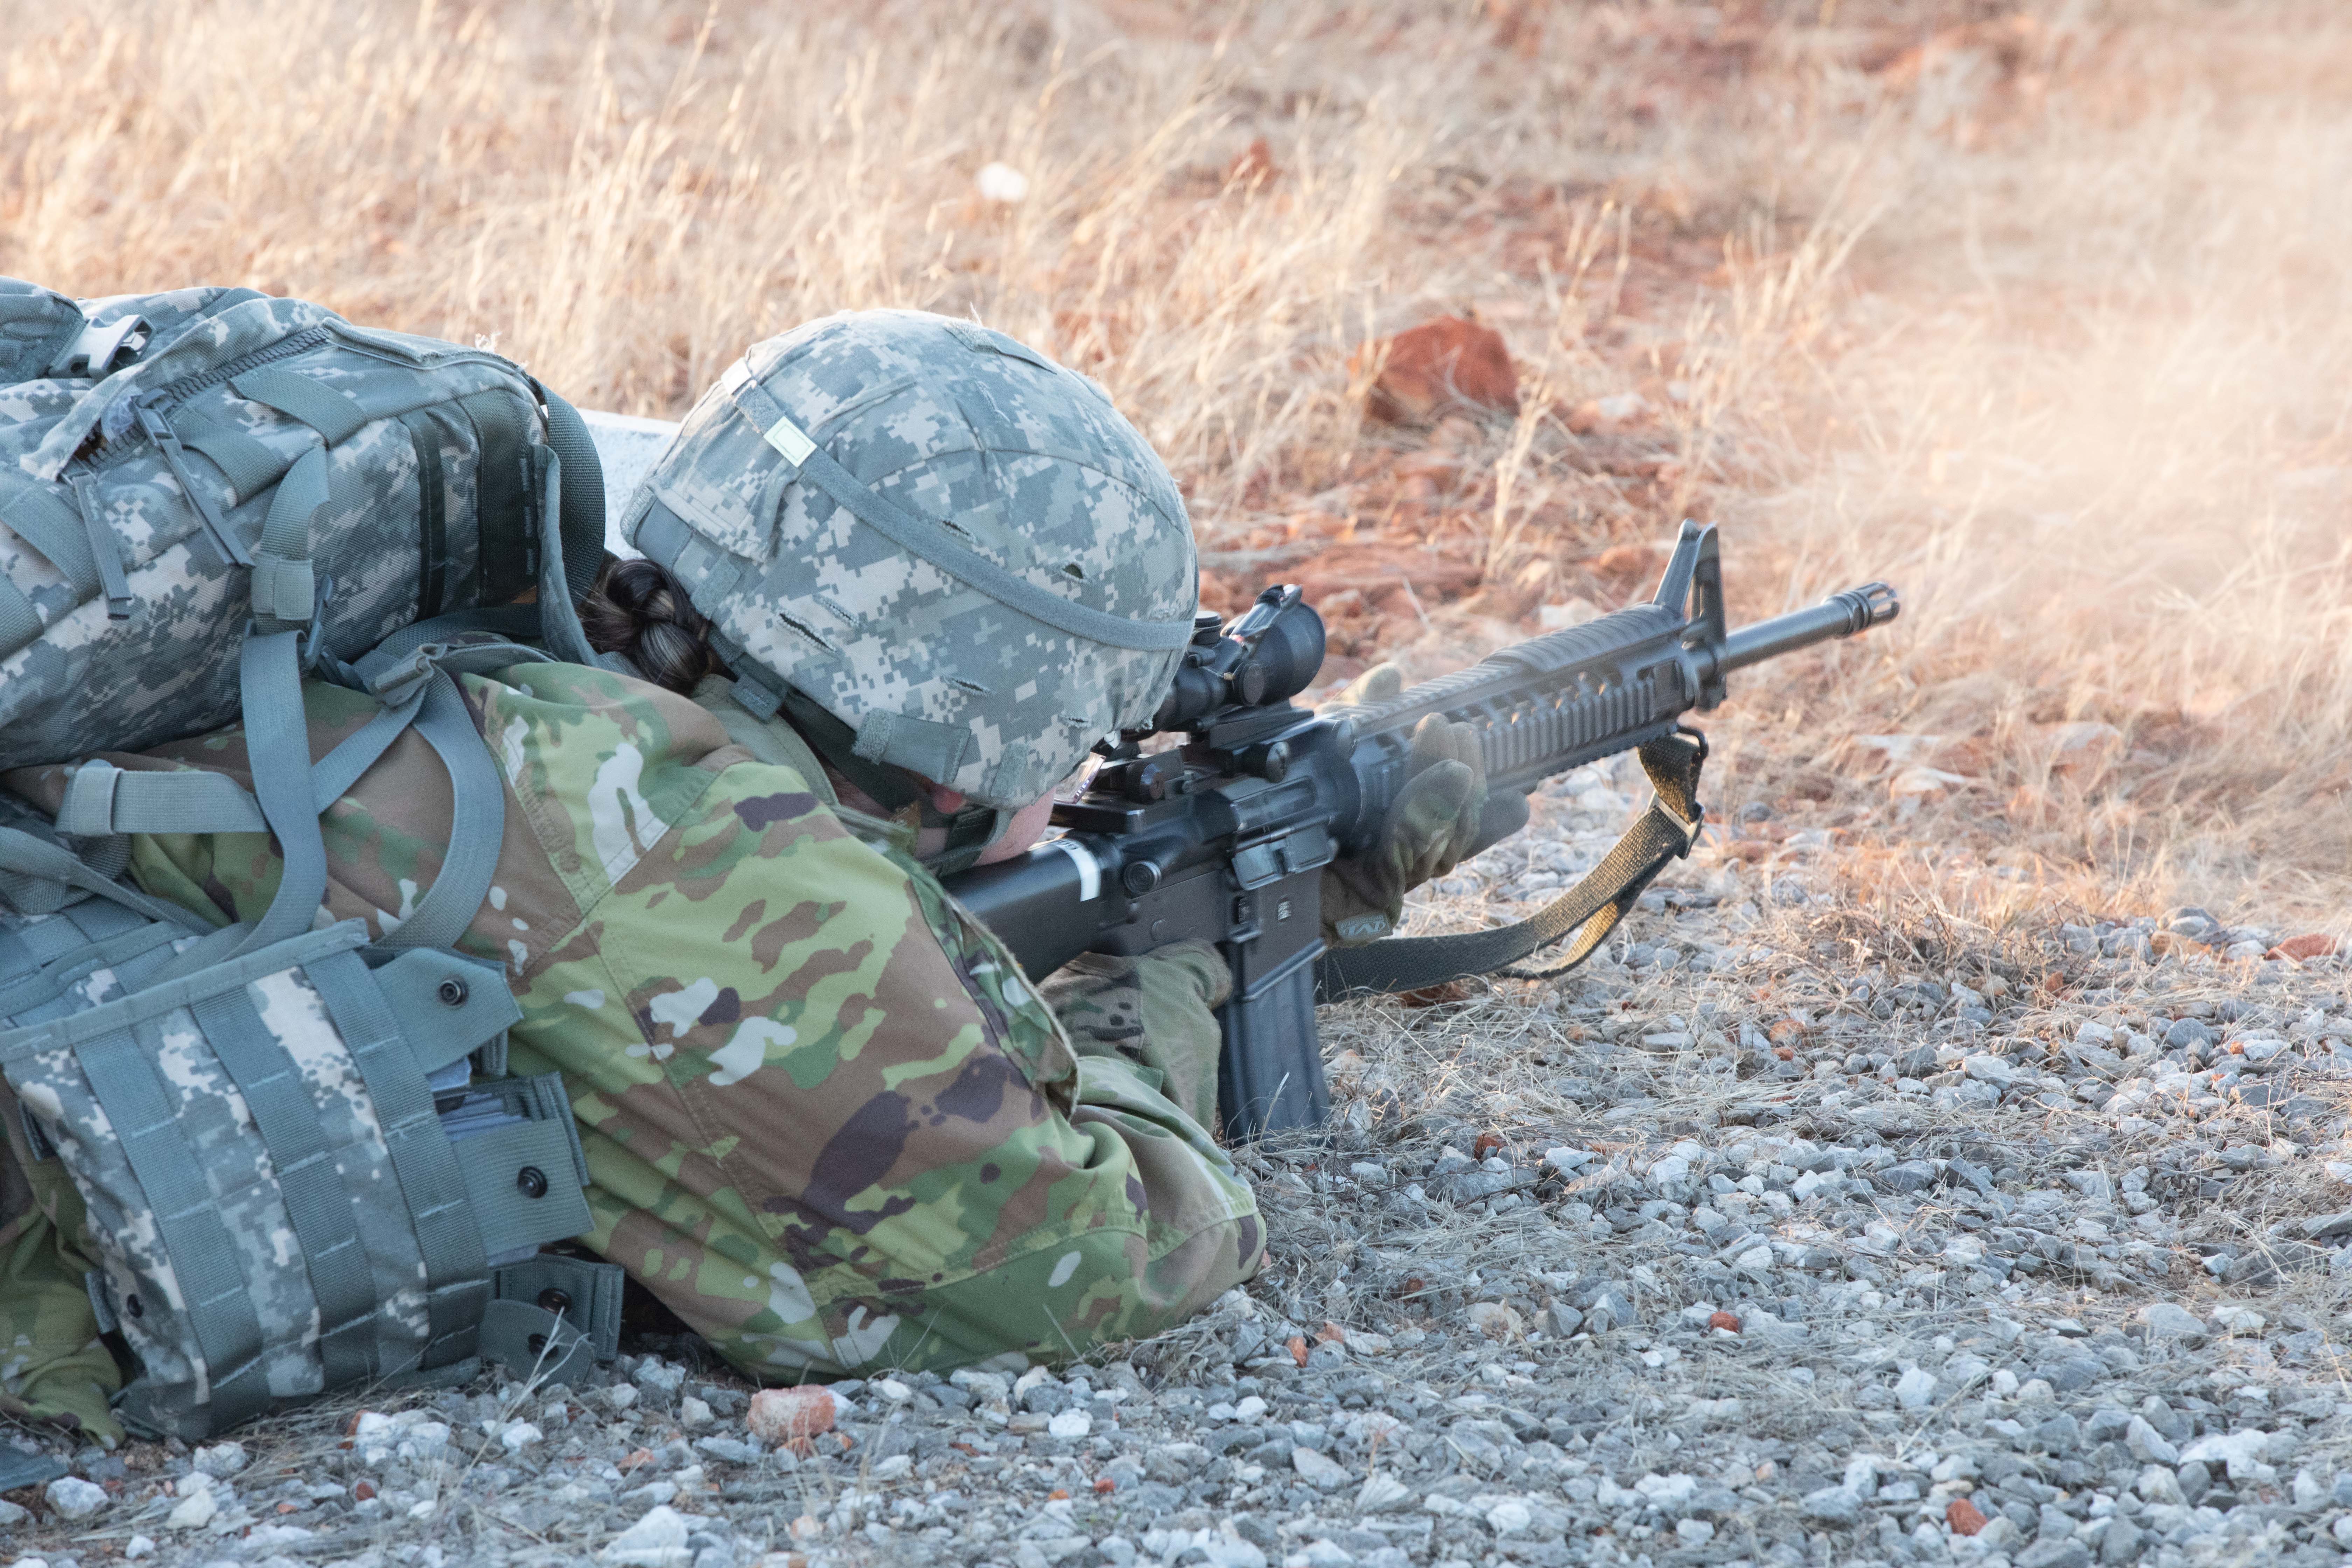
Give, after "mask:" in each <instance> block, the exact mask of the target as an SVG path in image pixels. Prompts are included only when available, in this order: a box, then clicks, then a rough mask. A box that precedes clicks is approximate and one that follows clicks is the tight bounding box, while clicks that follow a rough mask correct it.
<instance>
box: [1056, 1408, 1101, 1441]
mask: <svg viewBox="0 0 2352 1568" xmlns="http://www.w3.org/2000/svg"><path fill="white" fill-rule="evenodd" d="M1094 1429H1095V1418H1094V1417H1093V1416H1091V1415H1087V1413H1086V1412H1085V1411H1083V1410H1065V1411H1063V1412H1061V1414H1059V1415H1055V1416H1052V1417H1050V1418H1049V1419H1048V1420H1047V1421H1046V1423H1045V1433H1046V1436H1052V1437H1061V1438H1065V1439H1068V1440H1070V1441H1076V1439H1078V1438H1080V1437H1083V1436H1086V1435H1087V1434H1088V1433H1089V1432H1092V1431H1093V1430H1094Z"/></svg>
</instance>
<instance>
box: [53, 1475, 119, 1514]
mask: <svg viewBox="0 0 2352 1568" xmlns="http://www.w3.org/2000/svg"><path fill="white" fill-rule="evenodd" d="M41 1496H42V1497H43V1498H45V1499H47V1501H48V1505H49V1508H50V1509H51V1510H52V1511H54V1512H55V1513H56V1514H57V1516H58V1518H59V1519H62V1520H66V1521H68V1522H79V1521H82V1520H85V1519H88V1518H89V1517H90V1516H91V1515H93V1514H95V1513H97V1512H98V1510H100V1509H102V1508H104V1507H105V1506H106V1489H105V1488H104V1487H102V1486H100V1485H99V1484H98V1483H97V1482H96V1481H87V1480H84V1479H81V1478H80V1477H79V1476H59V1477H58V1479H56V1480H53V1481H51V1482H50V1483H49V1484H48V1486H47V1488H45V1489H43V1490H42V1492H41Z"/></svg>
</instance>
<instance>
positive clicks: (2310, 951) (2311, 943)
mask: <svg viewBox="0 0 2352 1568" xmlns="http://www.w3.org/2000/svg"><path fill="white" fill-rule="evenodd" d="M2335 952H2336V939H2335V938H2334V937H2332V936H2323V935H2321V934H2320V933H2319V932H2317V931H2313V932H2311V933H2309V934H2308V935H2305V936H2291V937H2289V938H2287V939H2286V940H2285V941H2284V942H2281V943H2279V944H2278V945H2277V946H2276V947H2274V948H2273V949H2271V950H2270V952H2268V953H2266V954H2264V955H2263V956H2265V957H2268V958H2292V959H2296V960H2301V959H2305V958H2328V957H2332V956H2334V954H2335Z"/></svg>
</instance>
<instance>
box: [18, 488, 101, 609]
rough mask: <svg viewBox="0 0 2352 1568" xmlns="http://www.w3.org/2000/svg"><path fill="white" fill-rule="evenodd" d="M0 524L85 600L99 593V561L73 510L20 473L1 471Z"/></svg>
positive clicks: (46, 489)
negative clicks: (30, 548)
mask: <svg viewBox="0 0 2352 1568" xmlns="http://www.w3.org/2000/svg"><path fill="white" fill-rule="evenodd" d="M0 523H6V524H7V525H8V527H9V529H10V530H11V531H14V532H15V533H16V537H17V538H19V539H21V540H23V541H24V542H26V543H27V544H29V545H31V546H32V547H33V548H34V549H36V550H37V551H39V552H41V554H42V555H43V556H44V557H46V558H47V561H48V563H49V564H50V565H52V566H54V567H56V568H57V569H58V574H59V575H61V576H63V577H64V578H65V580H66V581H67V582H68V583H70V584H73V591H74V593H75V595H77V596H79V597H80V598H84V599H87V598H89V596H90V595H92V594H95V593H97V592H98V562H97V560H96V559H95V558H94V557H93V556H92V555H91V554H90V552H89V540H88V539H87V538H85V537H84V536H83V533H82V521H81V518H80V517H79V515H77V514H76V512H75V510H74V509H73V508H72V507H69V506H68V505H67V504H66V503H65V502H64V501H63V500H59V499H58V497H57V496H55V495H54V494H52V493H50V490H49V489H48V487H47V486H46V485H41V484H37V483H35V482H34V481H33V480H31V479H26V478H25V477H23V476H22V475H20V474H11V473H5V472H0Z"/></svg>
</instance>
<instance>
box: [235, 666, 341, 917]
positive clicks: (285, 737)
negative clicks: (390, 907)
mask: <svg viewBox="0 0 2352 1568" xmlns="http://www.w3.org/2000/svg"><path fill="white" fill-rule="evenodd" d="M298 639H299V634H298V633H294V632H269V633H265V634H262V635H259V636H256V637H247V638H246V639H245V644H244V647H242V648H241V649H239V651H238V659H239V664H238V679H239V683H240V685H241V687H242V689H243V696H244V705H245V750H246V759H247V766H249V767H250V768H251V769H252V772H253V794H254V798H255V799H257V801H259V802H260V804H261V815H262V816H263V817H264V818H265V819H266V820H267V821H268V824H269V828H270V831H271V832H273V833H275V834H276V835H277V836H278V854H279V856H280V858H281V860H282V865H281V868H280V870H279V872H278V893H277V896H276V897H275V898H273V899H271V900H269V908H268V910H265V911H263V913H262V916H261V919H260V920H258V921H256V922H255V923H254V928H253V930H252V931H250V932H248V933H247V936H246V938H245V941H244V942H243V943H241V944H240V946H239V948H238V951H239V952H253V951H255V950H256V949H258V948H262V947H266V946H268V944H269V943H271V942H278V941H282V940H283V939H285V938H287V937H290V936H293V935H295V934H296V933H298V932H300V931H308V930H310V926H311V922H312V921H315V920H316V919H317V917H318V912H319V903H320V900H322V899H323V898H325V897H326V892H327V844H326V840H325V838H324V837H322V836H321V835H320V832H319V807H318V805H317V803H316V802H314V801H313V800H312V799H311V797H310V721H309V718H308V715H307V714H306V713H305V711H304V710H303V707H302V675H301V670H300V669H299V668H298V658H299V656H298V654H297V653H296V651H295V650H296V644H297V641H298Z"/></svg>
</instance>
